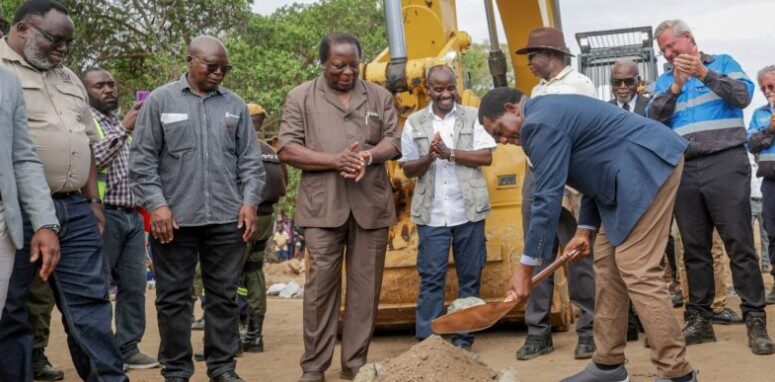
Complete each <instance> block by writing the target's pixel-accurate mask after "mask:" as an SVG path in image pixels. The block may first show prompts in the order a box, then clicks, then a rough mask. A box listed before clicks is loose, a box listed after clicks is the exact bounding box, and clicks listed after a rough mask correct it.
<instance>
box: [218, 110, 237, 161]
mask: <svg viewBox="0 0 775 382" xmlns="http://www.w3.org/2000/svg"><path fill="white" fill-rule="evenodd" d="M239 122H240V116H239V114H232V113H228V112H227V113H226V115H225V116H224V117H223V119H222V120H221V140H222V142H221V143H222V144H223V147H224V149H226V151H229V152H234V151H235V150H236V149H237V128H238V126H239Z"/></svg>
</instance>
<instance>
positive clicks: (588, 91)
mask: <svg viewBox="0 0 775 382" xmlns="http://www.w3.org/2000/svg"><path fill="white" fill-rule="evenodd" d="M517 54H526V55H527V57H528V65H529V66H530V70H531V71H532V72H533V74H535V75H536V76H537V77H540V81H539V83H538V85H536V86H535V87H533V91H532V92H531V94H530V96H531V98H535V97H538V96H543V95H547V94H579V95H585V96H589V97H593V98H595V97H596V93H597V91H596V89H595V86H594V85H593V84H592V81H591V80H590V79H589V78H587V77H586V76H584V75H583V74H580V73H578V72H576V71H575V70H573V68H571V66H570V65H566V62H567V57H569V56H573V55H572V54H571V53H570V51H569V50H568V47H567V46H566V45H565V38H564V37H563V35H562V32H561V31H559V30H557V29H554V28H537V29H533V30H532V31H530V36H529V38H528V43H527V46H525V47H524V48H522V49H519V50H518V51H517ZM534 191H535V180H534V178H533V171H532V169H531V168H530V166H528V168H527V170H526V174H525V179H524V184H523V187H522V200H523V203H522V226H523V228H524V229H523V232H524V233H525V234H526V233H527V231H528V227H529V226H530V210H531V207H532V202H533V194H534ZM580 204H581V194H580V193H579V192H578V191H576V190H574V189H572V188H570V187H566V190H565V196H564V198H563V203H562V205H563V207H564V208H563V210H562V215H561V217H560V221H559V223H558V227H557V238H556V239H555V244H554V245H555V246H556V245H561V246H562V247H564V246H565V244H566V243H567V242H568V241H569V240H570V239H571V238H572V237H573V234H574V233H575V232H576V221H577V219H578V215H579V210H580ZM562 247H561V248H562ZM555 253H556V251H555ZM592 262H593V258H592V256H588V257H585V258H583V259H581V260H579V261H577V262H572V263H570V264H569V265H568V273H567V274H568V287H569V293H570V298H571V301H572V302H573V303H574V304H575V305H576V306H577V307H578V308H579V309H580V310H581V316H580V317H579V318H578V319H577V321H576V333H577V334H578V336H579V340H578V343H577V345H576V350H575V352H574V357H575V358H576V359H586V358H590V357H592V355H593V354H594V352H595V342H594V341H593V340H592V321H593V320H592V317H593V314H594V309H595V278H594V271H593V269H592ZM548 263H549V262H546V263H544V264H543V265H542V264H535V263H526V264H527V265H532V266H535V268H534V272H535V273H537V272H540V271H541V270H542V269H543V268H544V267H545V265H547V264H548ZM553 292H554V278H553V277H550V278H548V279H547V280H545V281H544V282H542V283H541V284H539V285H537V286H536V287H535V288H533V294H532V295H531V296H530V299H529V300H528V303H527V307H526V310H525V322H526V323H527V327H528V336H527V339H526V340H525V344H524V345H523V346H522V348H520V349H519V350H518V351H517V359H521V360H527V359H532V358H535V357H537V356H539V355H542V354H548V353H551V352H552V351H553V350H554V346H553V344H552V332H551V323H550V322H549V313H550V311H551V307H552V294H553Z"/></svg>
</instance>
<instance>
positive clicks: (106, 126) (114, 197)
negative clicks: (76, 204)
mask: <svg viewBox="0 0 775 382" xmlns="http://www.w3.org/2000/svg"><path fill="white" fill-rule="evenodd" d="M91 114H92V116H93V117H94V122H95V125H99V126H98V127H97V129H98V130H99V129H100V128H102V134H101V137H100V141H99V142H96V143H93V144H92V151H93V152H94V159H95V163H96V165H97V168H98V169H99V170H103V169H105V168H107V169H108V174H107V179H105V196H104V203H105V204H106V205H111V206H116V207H126V208H132V207H135V206H136V203H135V201H134V198H133V197H132V192H131V191H130V189H129V178H128V176H129V166H128V163H129V141H130V137H129V134H128V132H127V131H126V129H124V126H121V122H119V120H118V118H117V117H116V116H115V115H113V114H110V115H108V114H103V113H102V112H100V111H99V110H97V109H95V108H91Z"/></svg>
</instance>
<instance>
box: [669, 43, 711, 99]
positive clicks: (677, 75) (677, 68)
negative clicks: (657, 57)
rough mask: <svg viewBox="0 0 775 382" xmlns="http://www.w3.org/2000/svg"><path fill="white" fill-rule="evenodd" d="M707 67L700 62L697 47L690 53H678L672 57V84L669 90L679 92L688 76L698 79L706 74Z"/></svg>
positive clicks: (701, 78)
mask: <svg viewBox="0 0 775 382" xmlns="http://www.w3.org/2000/svg"><path fill="white" fill-rule="evenodd" d="M708 72H709V69H708V68H707V67H706V66H705V64H703V63H702V57H701V55H700V52H699V50H698V49H697V47H695V48H694V51H693V52H692V54H685V53H684V54H679V55H678V57H676V58H675V59H673V78H674V79H673V86H672V87H671V90H672V91H673V93H675V94H678V93H680V92H681V88H683V86H684V84H685V83H686V81H688V80H689V77H695V78H697V79H699V80H700V81H702V80H704V79H705V76H707V75H708Z"/></svg>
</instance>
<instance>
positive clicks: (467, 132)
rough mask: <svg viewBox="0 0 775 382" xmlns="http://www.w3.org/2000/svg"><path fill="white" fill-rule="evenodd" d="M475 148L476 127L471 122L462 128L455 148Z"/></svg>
mask: <svg viewBox="0 0 775 382" xmlns="http://www.w3.org/2000/svg"><path fill="white" fill-rule="evenodd" d="M473 148H474V127H473V126H471V125H470V124H469V125H468V126H465V127H463V128H462V129H460V134H458V137H457V142H455V149H460V150H469V151H470V150H473Z"/></svg>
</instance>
